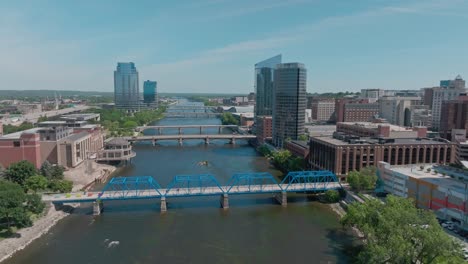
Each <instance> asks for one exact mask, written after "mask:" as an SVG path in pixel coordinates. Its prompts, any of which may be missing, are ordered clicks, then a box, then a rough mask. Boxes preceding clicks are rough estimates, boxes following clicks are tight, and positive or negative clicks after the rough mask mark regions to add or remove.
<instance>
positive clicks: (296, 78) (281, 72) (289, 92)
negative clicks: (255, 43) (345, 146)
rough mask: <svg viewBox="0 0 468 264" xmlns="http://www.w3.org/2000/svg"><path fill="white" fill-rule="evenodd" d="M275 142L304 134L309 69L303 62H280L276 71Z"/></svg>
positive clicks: (294, 138) (278, 142) (277, 144)
mask: <svg viewBox="0 0 468 264" xmlns="http://www.w3.org/2000/svg"><path fill="white" fill-rule="evenodd" d="M274 77H275V81H274V85H275V86H274V91H275V96H274V98H275V101H274V102H275V104H274V107H273V144H274V145H276V146H279V147H282V146H283V144H284V141H285V140H286V139H291V140H296V139H298V137H299V136H300V135H302V134H304V121H305V109H306V101H307V99H306V89H307V83H306V81H307V70H306V68H305V66H304V64H302V63H282V64H278V65H277V68H276V69H275V72H274Z"/></svg>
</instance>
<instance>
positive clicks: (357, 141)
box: [309, 132, 456, 179]
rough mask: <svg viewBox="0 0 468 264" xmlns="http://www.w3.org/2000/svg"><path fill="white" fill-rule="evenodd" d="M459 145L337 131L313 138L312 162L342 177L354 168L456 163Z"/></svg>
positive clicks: (315, 167)
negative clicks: (364, 135) (372, 136)
mask: <svg viewBox="0 0 468 264" xmlns="http://www.w3.org/2000/svg"><path fill="white" fill-rule="evenodd" d="M455 159H456V145H455V144H454V143H451V142H448V141H447V140H443V139H439V140H436V139H434V140H430V139H425V138H400V139H398V138H377V139H375V138H369V137H359V136H353V135H346V134H344V133H340V132H336V133H335V134H334V135H333V136H332V137H312V138H311V139H310V155H309V164H310V166H311V168H312V169H319V170H330V171H332V172H334V173H335V174H336V175H338V176H340V177H341V179H345V177H346V175H348V173H349V172H350V171H353V170H357V171H359V170H360V169H361V168H363V167H367V166H376V165H377V164H378V162H379V161H385V162H388V163H389V164H391V165H406V164H419V163H441V164H446V163H453V162H454V161H455Z"/></svg>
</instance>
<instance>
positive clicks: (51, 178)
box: [0, 160, 73, 236]
mask: <svg viewBox="0 0 468 264" xmlns="http://www.w3.org/2000/svg"><path fill="white" fill-rule="evenodd" d="M63 172H64V169H63V167H61V166H53V165H51V164H50V163H49V162H48V161H46V162H44V164H43V165H42V166H41V168H40V169H39V170H38V169H36V167H35V166H34V165H33V164H32V163H30V162H29V161H25V160H23V161H20V162H17V163H13V164H11V165H10V166H9V167H8V169H4V168H3V167H1V168H0V235H1V236H9V235H11V234H12V232H13V230H14V229H15V228H23V227H28V226H31V225H32V222H33V220H34V218H36V217H37V216H38V215H40V214H41V213H42V212H43V211H44V208H45V204H44V203H43V202H42V200H41V196H40V195H39V193H40V192H44V191H53V192H69V191H71V189H72V186H73V183H72V182H71V181H67V180H64V179H63Z"/></svg>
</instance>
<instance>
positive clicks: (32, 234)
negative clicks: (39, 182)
mask: <svg viewBox="0 0 468 264" xmlns="http://www.w3.org/2000/svg"><path fill="white" fill-rule="evenodd" d="M88 165H89V164H88ZM85 167H86V166H85V162H83V163H82V164H80V165H78V166H77V167H75V168H72V169H69V170H67V171H65V172H64V176H65V177H64V178H65V179H66V180H71V181H73V191H77V190H82V189H84V190H89V189H90V188H92V187H93V186H94V184H95V183H96V182H105V181H106V180H107V179H108V178H109V177H110V176H111V175H112V174H113V173H114V172H115V171H116V170H117V169H118V168H117V167H116V166H111V165H106V164H99V163H95V162H94V161H93V164H92V165H91V169H90V168H89V166H88V170H86V168H85ZM78 206H79V204H73V205H69V206H65V207H62V209H59V210H56V209H55V207H54V205H53V204H52V203H50V204H47V205H46V208H45V209H44V211H47V212H46V213H45V214H44V215H42V216H41V217H40V218H39V219H37V220H36V221H34V223H33V225H32V226H30V227H26V228H22V229H19V230H18V231H17V232H16V233H15V234H14V235H12V237H9V238H5V239H3V240H1V241H0V263H1V262H3V261H5V260H7V259H9V258H11V257H12V256H13V255H14V254H16V253H17V252H19V251H21V250H22V249H24V248H26V247H27V246H28V245H29V244H31V243H32V242H33V241H34V240H36V239H38V238H40V237H41V236H43V235H45V234H47V233H48V232H49V230H50V229H51V228H52V227H53V226H55V225H56V224H57V223H58V222H59V221H60V220H62V219H63V218H65V217H66V216H68V215H70V214H71V213H72V212H73V209H74V208H76V207H78ZM15 235H16V236H18V235H19V237H15Z"/></svg>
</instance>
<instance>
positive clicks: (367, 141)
mask: <svg viewBox="0 0 468 264" xmlns="http://www.w3.org/2000/svg"><path fill="white" fill-rule="evenodd" d="M312 138H314V139H316V140H320V141H323V142H326V143H329V144H333V145H339V146H344V145H350V146H353V145H405V144H412V145H425V144H430V145H433V144H437V145H439V144H440V145H445V144H447V143H446V142H443V141H436V140H431V139H426V138H395V139H391V140H392V141H391V142H385V143H379V139H376V138H370V137H357V138H359V139H357V142H356V143H349V142H347V141H345V140H341V139H337V138H333V137H332V136H322V137H312ZM384 140H385V139H384Z"/></svg>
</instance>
